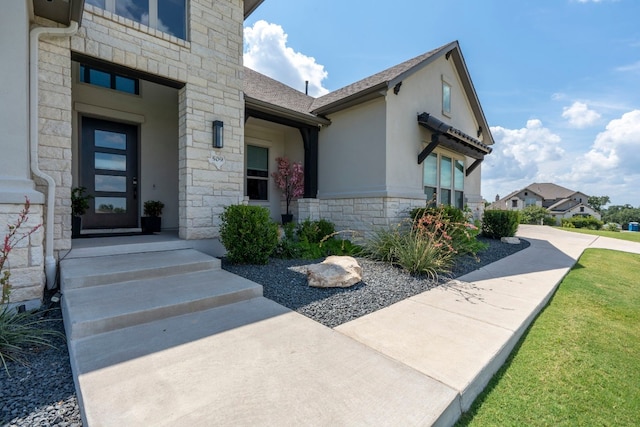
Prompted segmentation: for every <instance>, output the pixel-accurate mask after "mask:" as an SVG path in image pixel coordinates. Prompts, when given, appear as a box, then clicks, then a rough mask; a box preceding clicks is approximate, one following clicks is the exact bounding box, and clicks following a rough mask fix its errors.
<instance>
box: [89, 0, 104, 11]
mask: <svg viewBox="0 0 640 427" xmlns="http://www.w3.org/2000/svg"><path fill="white" fill-rule="evenodd" d="M85 3H87V4H90V5H91V6H97V7H99V8H100V9H104V0H85Z"/></svg>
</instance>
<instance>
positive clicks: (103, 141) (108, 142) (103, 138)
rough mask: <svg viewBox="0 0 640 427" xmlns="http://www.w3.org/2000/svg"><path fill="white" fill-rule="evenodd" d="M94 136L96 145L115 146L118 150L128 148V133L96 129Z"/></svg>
mask: <svg viewBox="0 0 640 427" xmlns="http://www.w3.org/2000/svg"><path fill="white" fill-rule="evenodd" d="M94 136H95V145H96V147H103V148H113V149H116V150H126V149H127V135H125V134H124V133H116V132H109V131H105V130H96V131H95V133H94Z"/></svg>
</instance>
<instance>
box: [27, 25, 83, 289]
mask: <svg viewBox="0 0 640 427" xmlns="http://www.w3.org/2000/svg"><path fill="white" fill-rule="evenodd" d="M77 31H78V23H77V22H75V21H72V22H71V24H70V25H69V26H68V27H63V28H53V27H35V28H33V29H32V30H31V31H30V33H29V148H30V154H31V156H30V157H31V172H32V173H33V174H34V175H35V176H37V177H39V178H41V179H43V180H45V181H46V183H47V198H46V200H45V207H46V208H47V217H46V221H45V224H46V228H45V252H44V254H45V258H44V270H45V276H46V280H47V289H53V288H54V287H55V284H56V259H55V257H54V256H53V229H54V226H53V224H54V211H55V205H56V182H55V181H54V179H53V178H52V177H51V176H50V175H47V174H46V173H44V172H42V171H41V170H40V165H39V161H38V144H39V132H38V123H39V120H40V119H39V115H38V90H39V84H38V83H39V82H38V61H39V60H38V58H39V46H38V43H39V41H40V36H42V35H45V36H53V37H70V36H72V35H74V34H75V33H76V32H77Z"/></svg>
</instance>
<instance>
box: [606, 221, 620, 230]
mask: <svg viewBox="0 0 640 427" xmlns="http://www.w3.org/2000/svg"><path fill="white" fill-rule="evenodd" d="M620 228H622V227H620V224H616V223H615V222H610V223H607V224H605V225H603V226H602V229H603V230H607V231H620Z"/></svg>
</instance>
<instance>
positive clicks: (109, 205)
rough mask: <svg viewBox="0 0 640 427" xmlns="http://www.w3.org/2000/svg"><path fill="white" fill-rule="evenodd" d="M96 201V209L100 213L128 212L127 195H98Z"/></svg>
mask: <svg viewBox="0 0 640 427" xmlns="http://www.w3.org/2000/svg"><path fill="white" fill-rule="evenodd" d="M94 201H95V211H96V213H98V214H104V213H126V212H127V199H126V198H125V197H96V198H95V199H94Z"/></svg>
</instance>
